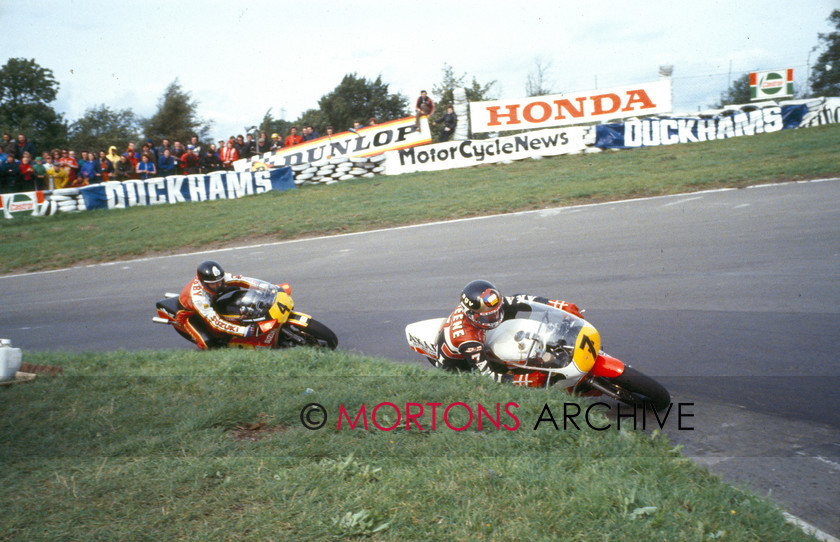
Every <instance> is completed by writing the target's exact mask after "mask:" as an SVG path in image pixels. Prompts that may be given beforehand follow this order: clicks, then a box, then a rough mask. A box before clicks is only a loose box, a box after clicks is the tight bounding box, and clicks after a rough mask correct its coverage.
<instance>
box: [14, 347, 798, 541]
mask: <svg viewBox="0 0 840 542" xmlns="http://www.w3.org/2000/svg"><path fill="white" fill-rule="evenodd" d="M25 358H26V359H25V361H27V362H29V363H38V364H47V365H59V366H62V367H64V374H63V375H62V376H57V377H43V376H39V377H38V378H36V379H35V380H34V381H32V382H29V383H24V384H15V385H11V386H3V387H1V388H0V395H1V396H2V398H0V487H2V493H3V514H2V515H0V539H4V540H5V539H48V540H80V539H84V540H100V539H107V540H114V539H122V540H147V539H148V540H184V539H186V540H238V539H248V540H343V539H348V538H351V539H352V538H363V537H369V538H372V539H375V540H560V539H562V540H587V541H589V540H698V541H700V540H715V539H717V540H736V541H737V540H762V541H772V540H784V541H793V540H808V539H809V538H808V537H806V536H805V535H803V534H802V533H801V532H800V531H799V530H798V529H797V528H795V527H793V526H791V525H789V524H787V523H785V521H784V519H783V517H782V515H781V514H780V512H779V511H778V510H777V509H776V508H775V507H774V506H773V505H771V504H769V503H768V502H766V501H764V500H762V499H759V498H757V497H755V496H752V495H751V494H749V493H748V492H745V491H741V490H738V489H735V488H733V487H730V486H728V485H726V484H724V483H722V482H720V481H719V480H718V479H717V478H716V477H714V476H712V475H711V474H709V473H708V472H707V471H706V470H704V469H702V468H699V467H697V466H695V465H693V464H692V463H691V462H690V461H689V460H687V459H686V458H684V457H681V456H680V454H679V451H678V450H676V449H674V448H672V447H671V446H670V445H669V444H668V442H667V440H666V439H665V438H664V437H662V436H660V435H657V434H652V435H650V434H645V433H637V432H632V431H626V430H621V431H619V430H607V431H595V430H590V429H587V428H585V427H584V428H582V429H581V430H574V429H571V428H570V429H569V430H554V428H553V427H552V426H550V425H547V424H543V425H540V427H539V428H538V429H536V430H535V429H534V422H535V420H537V419H538V418H539V416H540V413H541V410H542V408H543V407H544V405H546V404H549V405H551V406H552V407H553V408H558V409H561V410H562V408H563V407H562V406H561V405H563V404H565V403H570V404H571V403H577V401H573V400H572V399H571V398H570V397H569V396H567V395H565V394H564V393H563V392H560V391H558V390H527V389H518V388H513V387H510V386H502V385H496V384H493V383H489V382H487V381H485V380H484V379H481V378H480V377H477V376H474V375H449V374H444V373H440V372H435V371H424V370H422V369H421V368H419V367H416V366H404V365H396V364H393V363H391V362H387V361H384V360H376V359H369V358H364V357H361V356H357V355H351V354H348V353H342V352H324V351H318V350H309V349H297V350H290V351H283V352H258V351H218V352H191V351H147V352H112V353H89V354H75V353H73V354H69V353H35V352H32V353H26V354H25ZM312 402H317V403H320V404H322V405H323V406H324V407H325V408H326V411H327V413H328V420H327V425H326V426H325V427H324V428H322V429H320V430H317V431H310V430H307V429H305V428H304V427H303V426H302V425H301V420H300V412H301V409H302V408H303V407H304V406H305V405H306V404H308V403H312ZM383 402H390V403H393V404H394V405H405V404H406V403H411V402H417V403H422V404H427V405H428V404H430V403H440V404H441V405H443V406H442V407H440V408H439V409H438V410H437V411H436V413H435V414H434V415H432V414H431V413H430V412H429V409H428V408H427V409H426V412H425V413H424V414H423V415H422V416H418V417H417V418H415V419H414V422H415V424H414V425H412V426H411V427H410V428H408V429H406V427H405V420H404V419H403V420H402V421H401V423H399V424H397V423H396V422H397V418H396V411H395V410H394V409H393V408H391V407H383V408H382V409H381V411H380V412H379V414H377V419H378V423H379V424H380V425H381V426H383V427H390V426H391V425H396V426H397V427H396V428H395V429H393V430H389V431H385V430H379V429H376V428H375V427H374V426H373V425H371V426H370V429H369V430H367V431H365V430H363V429H362V428H361V426H360V425H359V426H357V427H356V429H353V430H350V429H348V428H347V425H346V422H345V426H344V427H343V428H342V429H341V430H337V419H338V414H339V412H340V409H341V405H343V406H344V408H345V409H346V410H347V411H348V412H351V413H354V414H355V413H357V412H358V411H359V409H360V408H361V406H362V405H363V404H364V405H366V407H367V409H368V414H370V409H372V407H373V406H374V405H377V404H380V403H383ZM453 403H463V404H464V405H468V406H470V408H471V409H472V410H476V411H477V409H478V405H483V407H485V408H487V409H488V410H489V411H490V412H491V414H492V413H493V412H494V406H495V405H496V404H499V405H502V408H503V409H504V407H505V406H507V405H509V404H511V403H516V404H517V405H518V406H517V407H516V408H515V409H514V410H513V412H514V415H515V417H516V419H517V420H518V422H519V424H518V427H517V428H516V430H513V431H508V430H505V429H504V425H501V426H500V428H499V429H497V428H496V427H495V426H494V425H493V424H492V423H490V422H488V418H486V417H485V418H484V422H485V423H484V425H483V426H482V428H481V429H478V426H477V423H476V420H473V421H472V422H471V421H470V418H469V415H468V413H467V411H466V408H465V407H464V406H457V407H454V408H453V409H452V410H451V412H450V416H449V417H448V418H445V417H444V416H443V413H442V412H441V410H442V409H443V407H445V406H446V405H450V404H453ZM579 404H584V403H579ZM414 412H415V413H417V412H418V411H417V410H414ZM447 419H448V421H449V422H450V424H451V425H452V426H453V427H458V428H460V427H465V429H464V430H463V431H455V430H452V429H449V428H448V427H447V426H446V421H447ZM500 419H501V423H502V424H507V425H508V426H509V427H513V426H514V425H516V424H515V423H514V419H513V417H511V416H506V415H505V414H504V410H502V415H501V416H500ZM434 421H436V422H437V430H431V424H432V423H433V422H434ZM418 424H419V426H420V427H422V428H423V429H422V430H421V429H418V427H417V425H418Z"/></svg>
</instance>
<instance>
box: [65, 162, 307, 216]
mask: <svg viewBox="0 0 840 542" xmlns="http://www.w3.org/2000/svg"><path fill="white" fill-rule="evenodd" d="M294 187H295V181H294V178H293V177H292V170H291V169H290V168H275V169H272V170H270V171H259V172H250V171H244V172H233V171H229V172H224V173H212V174H209V175H186V176H185V175H172V176H170V177H161V178H158V179H148V180H146V181H125V182H116V181H109V182H105V183H101V184H94V185H90V186H85V187H84V188H81V189H80V190H79V192H80V193H81V195H82V197H83V198H84V202H85V207H86V208H87V209H88V210H90V209H123V208H125V207H134V206H136V205H159V204H165V203H180V202H185V201H209V200H216V199H234V198H241V197H243V196H249V195H252V194H262V193H263V192H268V191H269V190H288V189H289V188H294Z"/></svg>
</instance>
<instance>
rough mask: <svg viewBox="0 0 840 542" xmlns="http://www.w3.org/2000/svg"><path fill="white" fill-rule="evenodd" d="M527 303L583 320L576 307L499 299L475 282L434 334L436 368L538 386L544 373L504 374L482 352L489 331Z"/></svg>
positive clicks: (486, 284) (541, 300) (534, 298)
mask: <svg viewBox="0 0 840 542" xmlns="http://www.w3.org/2000/svg"><path fill="white" fill-rule="evenodd" d="M529 302H537V303H543V304H546V305H550V306H552V307H555V308H558V309H561V310H564V311H566V312H569V313H571V314H574V315H575V316H578V317H581V318H583V316H582V315H581V313H580V310H579V309H578V308H577V305H575V304H574V303H567V302H565V301H558V300H556V299H548V298H545V297H537V296H527V295H524V294H517V295H515V296H513V297H504V298H503V297H502V295H501V293H499V290H498V289H497V288H496V287H495V286H493V285H492V284H491V283H489V282H487V281H486V280H474V281H472V282H470V283H469V284H467V285H466V286H465V287H464V289H463V290H462V291H461V301H460V303H459V304H458V307H457V308H456V309H455V310H454V311H453V312H452V314H450V315H449V318H447V319H446V321H445V322H444V323H443V326H441V329H440V331H439V332H438V335H437V344H436V347H437V360H436V362H435V366H436V367H438V368H441V369H445V370H447V371H477V372H478V373H479V374H482V375H486V376H490V377H492V378H493V379H494V380H496V381H498V382H512V383H514V384H518V385H523V386H533V385H540V384H541V383H542V382H531V381H529V378H530V380H534V379H543V380H544V379H545V374H543V373H537V374H531V375H518V376H516V377H514V376H513V375H510V374H507V373H508V369H507V367H506V366H505V365H504V364H502V363H498V362H495V361H493V360H491V359H488V358H487V355H486V352H485V351H484V342H485V335H486V333H487V330H488V329H493V328H496V327H498V325H499V324H501V323H502V322H503V321H504V320H506V319H508V318H512V317H513V316H514V315H515V314H516V312H517V311H520V310H525V309H528V308H529V305H528V303H529Z"/></svg>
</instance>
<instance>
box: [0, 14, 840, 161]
mask: <svg viewBox="0 0 840 542" xmlns="http://www.w3.org/2000/svg"><path fill="white" fill-rule="evenodd" d="M828 21H829V22H830V23H831V24H832V25H833V27H834V30H833V31H832V32H829V33H825V34H823V33H820V34H818V38H819V41H820V43H819V44H818V46H817V47H815V48H814V50H815V51H816V50H817V49H820V51H821V52H820V54H819V55H818V56H817V58H816V61H815V63H814V65H813V67H810V66H809V71H810V73H809V78H808V83H809V85H808V89H807V90H806V91H804V92H803V91H801V90H800V91H798V92H797V95H798V96H799V97H812V96H840V9H835V10H833V11H832V13H831V15H830V16H829V17H828ZM550 67H551V62H550V60H545V59H542V58H537V59H536V60H535V66H534V68H533V69H532V71H531V73H529V74H528V78H527V80H526V83H525V89H526V92H527V94H528V95H529V96H536V95H543V94H552V93H557V92H556V91H555V90H554V89H553V83H552V82H551V81H550V79H549V77H548V71H549V68H550ZM459 87H462V88H465V89H466V93H467V99H468V100H469V101H483V100H490V99H494V98H495V96H494V91H495V87H496V82H495V81H491V82H489V83H484V84H482V83H479V82H478V81H476V79H475V78H474V77H473V78H472V79H471V80H469V79H468V76H467V74H461V75H458V74H456V73H455V70H454V69H453V68H452V66H449V65H447V64H444V66H443V77H442V80H441V82H440V83H439V84H437V85H434V86H433V87H432V95H433V96H434V97H435V98H436V99H437V104H438V106H439V107H438V112H439V113H442V112H443V110H444V107H440V106H445V105H446V104H451V103H452V98H453V91H454V89H455V88H459ZM58 89H59V82H58V81H57V80H56V79H55V76H54V74H53V72H52V70H50V69H49V68H45V67H43V66H40V65H39V64H38V63H37V62H36V61H35V60H34V59H25V58H10V59H9V60H8V61H7V62H6V64H5V65H4V66H3V67H2V68H0V130H2V131H3V132H9V133H10V134H11V135H12V138H14V137H15V135H16V134H18V133H23V134H25V135H26V136H27V138H28V139H29V140H31V141H35V142H36V144H37V145H38V148H39V149H40V150H47V149H53V148H72V149H97V150H98V149H107V148H108V147H109V146H111V145H116V146H117V148H119V149H122V148H125V147H126V146H127V144H128V142H129V141H144V140H147V139H152V140H153V141H155V142H159V141H160V140H161V139H163V138H164V137H165V138H167V139H170V140H173V141H174V140H180V141H188V140H189V139H190V137H191V136H193V135H197V136H198V137H199V139H200V140H202V141H207V140H208V138H209V136H210V131H211V130H212V127H213V122H212V120H208V119H204V118H202V117H201V116H200V115H199V114H198V105H199V104H198V102H197V101H196V100H195V99H193V97H192V96H191V94H190V93H189V92H188V91H186V90H185V89H183V88H182V86H181V84H180V82H179V81H178V79H175V80H174V81H173V82H172V83H170V84H169V85H168V86H167V87H166V89H165V90H164V92H163V94H162V95H161V97H160V99H159V100H158V104H157V111H156V112H155V113H154V114H153V115H152V116H151V117H149V118H141V117H139V116H138V115H137V114H136V113H135V112H134V111H133V110H132V109H131V108H127V109H114V108H111V107H109V106H107V105H105V104H100V105H96V106H93V107H90V108H88V109H87V110H86V111H85V113H84V114H83V115H82V116H81V117H80V118H79V119H76V120H75V121H73V122H68V121H67V120H66V119H65V118H64V116H63V114H61V113H59V112H57V111H56V110H55V108H54V107H53V105H52V104H53V102H54V101H55V100H56V97H57V95H58ZM749 101H750V88H749V74H748V73H747V74H744V75H743V76H742V77H739V78H738V79H736V80H735V81H733V82H732V83H731V84H730V87H729V88H728V89H727V90H726V91H724V92H723V93H722V94H721V98H720V103H719V104H717V106H718V107H720V106H721V105H725V104H733V103H748V102H749ZM413 113H414V108H413V104H411V103H410V100H409V98H408V97H406V96H405V95H403V94H400V93H393V92H391V91H390V89H389V85H388V83H386V82H384V81H382V77H381V76H378V77H376V78H375V79H368V78H365V77H362V76H359V75H358V74H356V73H348V74H346V75H345V76H344V77H343V79H342V80H341V82H340V83H339V84H338V85H337V86H336V87H335V89H333V90H332V91H330V92H328V93H327V94H324V95H323V96H322V97H321V98H320V99H319V100H318V107H317V108H312V109H309V110H307V111H304V112H303V113H302V114H301V115H300V117H299V118H297V119H296V120H294V121H289V120H286V119H283V118H276V117H275V116H274V115H273V113H272V108H269V109H268V110H267V111H266V113H265V115H264V116H263V119H262V121H261V123H260V125H259V126H257V127H254V129H255V130H259V131H262V132H265V133H266V134H272V133H278V134H287V133H288V132H289V129H290V128H291V127H292V126H293V125H297V126H305V125H311V126H313V127H315V128H316V130H317V131H318V132H319V133H322V134H323V133H324V132H325V128H326V127H327V126H328V125H332V126H333V127H334V128H335V129H336V131H342V130H345V129H346V128H348V127H350V126H352V123H353V121H354V120H359V121H360V122H362V124H366V123H367V120H368V119H369V118H375V119H377V120H378V121H382V120H389V119H394V118H400V117H404V116H409V115H412V114H413ZM433 132H435V131H434V130H433ZM435 135H436V134H435ZM224 137H225V138H227V135H225V136H224Z"/></svg>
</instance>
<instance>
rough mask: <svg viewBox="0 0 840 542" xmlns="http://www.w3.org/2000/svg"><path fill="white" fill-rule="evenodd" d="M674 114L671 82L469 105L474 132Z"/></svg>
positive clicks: (549, 126) (664, 80) (526, 128)
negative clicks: (672, 110)
mask: <svg viewBox="0 0 840 542" xmlns="http://www.w3.org/2000/svg"><path fill="white" fill-rule="evenodd" d="M670 111H671V80H670V79H663V80H661V81H657V82H655V83H642V84H639V85H628V86H624V87H615V88H609V89H599V90H592V91H589V92H575V93H570V94H555V95H552V96H536V97H532V98H522V99H519V100H495V101H491V102H475V103H471V104H470V121H471V127H472V131H473V133H483V132H502V131H506V130H529V129H533V128H551V127H555V126H569V125H573V124H585V123H589V122H601V121H607V120H611V119H621V118H627V117H636V116H642V115H653V114H658V113H668V112H670Z"/></svg>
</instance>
